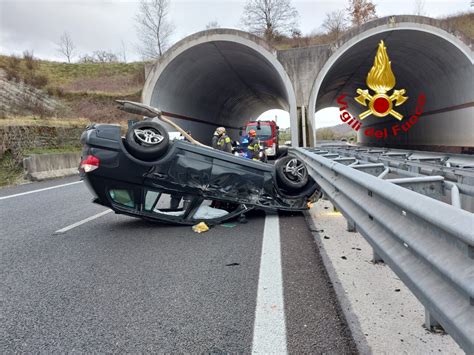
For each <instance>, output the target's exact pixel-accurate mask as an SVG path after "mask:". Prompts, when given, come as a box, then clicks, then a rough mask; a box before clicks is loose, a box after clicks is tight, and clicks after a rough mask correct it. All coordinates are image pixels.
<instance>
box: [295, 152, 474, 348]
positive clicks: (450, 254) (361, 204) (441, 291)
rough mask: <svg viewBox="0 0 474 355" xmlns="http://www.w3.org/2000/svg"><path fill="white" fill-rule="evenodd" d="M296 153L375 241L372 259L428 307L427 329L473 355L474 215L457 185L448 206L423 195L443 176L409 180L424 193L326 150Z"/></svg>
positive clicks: (371, 166) (383, 170) (380, 169)
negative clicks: (461, 199)
mask: <svg viewBox="0 0 474 355" xmlns="http://www.w3.org/2000/svg"><path fill="white" fill-rule="evenodd" d="M291 152H292V154H294V155H296V156H297V157H298V158H300V159H302V160H303V161H304V162H305V163H306V165H307V167H308V170H309V174H310V175H311V176H312V177H313V179H314V180H315V181H316V182H317V183H318V184H319V185H320V186H321V188H322V190H323V192H324V193H325V195H326V196H327V197H328V198H329V199H330V200H331V202H332V203H333V204H334V205H335V206H336V207H337V208H338V209H339V210H340V211H341V212H342V213H343V215H344V216H345V217H346V219H348V224H350V225H351V226H352V228H353V227H354V226H355V229H356V230H357V231H358V232H359V233H361V234H362V235H363V236H364V238H365V239H366V240H367V241H368V242H369V244H370V245H371V246H372V248H373V249H374V259H377V258H381V259H382V260H383V261H384V262H385V263H387V264H388V265H389V266H390V267H391V268H392V270H393V271H394V272H395V273H396V274H397V275H398V277H400V279H401V280H402V281H403V282H404V283H405V284H406V285H407V286H408V287H409V288H410V290H411V291H412V292H413V294H414V295H415V296H416V297H417V298H418V299H419V300H420V302H421V303H422V304H423V305H424V307H425V310H426V322H425V324H426V326H427V327H428V328H430V327H431V326H432V325H433V324H435V323H439V324H440V325H441V326H442V327H443V328H444V329H445V330H446V331H447V332H448V333H449V334H450V335H451V336H452V337H453V338H454V340H455V341H456V342H457V343H458V344H459V345H460V346H461V347H462V348H463V349H464V351H466V353H468V354H471V353H474V214H472V213H470V212H468V211H464V210H462V209H460V208H458V207H456V204H457V203H459V202H458V201H457V202H456V198H459V196H458V197H456V189H455V188H454V187H453V186H451V194H452V196H451V198H452V203H453V205H449V204H447V203H444V202H442V201H438V200H435V199H433V198H430V197H428V196H424V195H423V194H421V193H423V191H431V190H432V187H433V186H435V185H433V184H436V183H438V182H440V183H442V181H441V180H442V179H443V178H442V177H440V176H438V177H432V178H431V179H428V180H429V181H427V180H426V179H423V178H417V177H415V178H411V179H414V180H412V181H411V183H413V184H418V183H422V184H427V183H428V184H430V187H426V189H425V190H424V189H421V193H418V192H415V191H411V190H409V189H407V188H404V187H402V186H399V185H398V184H399V183H403V181H401V180H403V179H397V180H398V181H393V182H390V181H389V180H383V179H381V178H379V177H378V176H380V175H382V176H385V175H387V171H386V169H387V168H386V167H384V165H383V164H379V165H381V166H378V164H365V165H366V166H365V167H364V165H362V166H360V165H359V168H358V169H357V168H356V166H353V167H350V166H347V165H344V164H342V163H340V162H338V161H337V160H338V158H334V157H333V156H331V158H330V159H328V158H326V157H324V155H325V153H327V152H324V151H318V150H315V149H313V151H311V150H308V149H304V148H294V149H291ZM318 153H319V154H318ZM331 159H334V160H331ZM344 163H346V164H347V163H350V162H349V161H347V160H346V161H344ZM367 165H369V166H367ZM354 168H356V169H354ZM365 171H366V172H365ZM383 174H385V175H383ZM408 179H410V178H408ZM405 181H406V180H405ZM453 189H454V191H453Z"/></svg>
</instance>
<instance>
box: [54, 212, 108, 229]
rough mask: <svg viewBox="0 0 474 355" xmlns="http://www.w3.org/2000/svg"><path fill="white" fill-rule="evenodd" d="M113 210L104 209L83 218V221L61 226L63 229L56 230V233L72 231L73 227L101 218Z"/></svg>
mask: <svg viewBox="0 0 474 355" xmlns="http://www.w3.org/2000/svg"><path fill="white" fill-rule="evenodd" d="M110 212H112V210H105V211H102V212H100V213H97V214H95V215H93V216H90V217H88V218H86V219H83V220H82V221H79V222H76V223H73V224H71V225H69V226H67V227H64V228H61V229H58V230H57V231H56V232H54V234H62V233H66V232H67V231H70V230H71V229H73V228H76V227H79V226H80V225H82V224H84V223H87V222H90V221H93V220H94V219H96V218H99V217H102V216H105V215H106V214H107V213H110Z"/></svg>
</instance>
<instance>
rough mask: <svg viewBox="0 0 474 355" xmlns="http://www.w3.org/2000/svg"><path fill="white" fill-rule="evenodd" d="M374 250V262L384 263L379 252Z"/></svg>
mask: <svg viewBox="0 0 474 355" xmlns="http://www.w3.org/2000/svg"><path fill="white" fill-rule="evenodd" d="M372 252H373V254H372V255H373V256H372V262H373V263H374V264H377V263H383V259H382V258H381V257H380V255H379V254H377V252H376V251H375V249H372Z"/></svg>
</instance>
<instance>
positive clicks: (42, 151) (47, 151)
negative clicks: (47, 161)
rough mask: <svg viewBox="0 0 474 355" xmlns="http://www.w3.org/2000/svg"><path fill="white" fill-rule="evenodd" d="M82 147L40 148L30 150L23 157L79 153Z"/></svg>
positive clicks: (24, 152) (25, 151) (26, 150)
mask: <svg viewBox="0 0 474 355" xmlns="http://www.w3.org/2000/svg"><path fill="white" fill-rule="evenodd" d="M80 150H81V147H79V146H72V145H70V146H63V147H55V148H52V147H51V148H50V147H39V148H29V149H25V150H24V151H23V155H29V154H54V153H71V152H79V151H80Z"/></svg>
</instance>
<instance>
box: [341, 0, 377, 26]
mask: <svg viewBox="0 0 474 355" xmlns="http://www.w3.org/2000/svg"><path fill="white" fill-rule="evenodd" d="M347 11H348V12H349V19H350V21H351V23H352V25H353V26H360V25H362V24H363V23H365V22H367V21H369V20H372V19H374V18H377V14H376V10H375V4H374V3H372V1H370V0H349V6H348V7H347Z"/></svg>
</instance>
